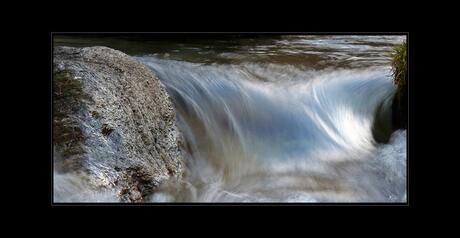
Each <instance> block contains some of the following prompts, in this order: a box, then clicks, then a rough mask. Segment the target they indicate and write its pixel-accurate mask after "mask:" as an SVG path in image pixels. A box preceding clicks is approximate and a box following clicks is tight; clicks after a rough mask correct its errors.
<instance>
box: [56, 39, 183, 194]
mask: <svg viewBox="0 0 460 238" xmlns="http://www.w3.org/2000/svg"><path fill="white" fill-rule="evenodd" d="M53 63H54V69H53V70H54V72H53V147H54V169H55V171H56V172H58V173H61V174H65V173H76V172H78V173H79V174H85V176H86V177H87V180H88V183H89V184H91V186H93V187H95V188H110V189H114V190H115V191H117V195H118V198H119V200H120V201H126V202H142V201H145V200H146V199H147V198H148V197H149V196H150V195H151V194H152V193H153V191H154V190H155V188H156V187H158V186H159V184H161V183H162V182H164V181H165V180H168V179H171V178H180V177H181V174H182V170H183V169H182V168H183V157H182V153H181V149H180V147H181V144H182V137H181V134H180V132H179V130H178V128H177V126H176V121H175V110H174V108H173V106H172V103H171V100H170V98H169V95H168V94H167V92H166V90H165V87H164V86H163V85H162V84H161V82H160V81H159V80H158V78H157V77H156V76H155V75H154V74H153V73H152V72H151V71H150V70H149V69H148V68H147V67H146V66H144V65H143V64H141V63H139V62H138V61H136V60H135V59H133V58H132V57H130V56H128V55H126V54H124V53H122V52H120V51H117V50H113V49H110V48H107V47H88V48H72V47H56V48H54V61H53Z"/></svg>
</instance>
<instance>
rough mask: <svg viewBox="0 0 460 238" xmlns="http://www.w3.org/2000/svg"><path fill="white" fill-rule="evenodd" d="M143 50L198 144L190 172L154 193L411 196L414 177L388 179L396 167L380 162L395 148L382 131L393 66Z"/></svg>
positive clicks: (223, 198) (224, 197) (202, 197)
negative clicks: (315, 65)
mask: <svg viewBox="0 0 460 238" xmlns="http://www.w3.org/2000/svg"><path fill="white" fill-rule="evenodd" d="M138 59H139V60H140V61H142V62H143V63H145V64H146V65H147V66H149V67H150V68H151V69H152V70H153V71H154V72H155V74H157V75H158V76H159V78H160V80H162V82H163V83H164V84H165V85H166V87H167V89H168V91H169V92H170V95H172V97H173V101H174V102H175V105H176V109H177V110H178V120H179V122H180V123H179V124H180V127H181V130H182V131H183V133H184V136H185V139H186V142H187V145H188V161H187V162H188V174H187V175H186V178H185V180H184V181H182V184H179V185H178V184H173V185H171V184H169V185H165V186H164V187H163V192H159V193H157V194H156V195H155V196H154V197H153V200H154V201H170V200H172V201H201V202H207V201H217V202H232V201H237V202H238V201H268V202H273V201H275V202H276V201H393V200H397V201H400V200H401V199H403V197H404V194H405V179H404V180H398V181H396V183H398V186H396V187H398V188H399V189H396V190H395V189H393V188H394V187H395V184H394V183H393V182H394V181H393V182H390V183H387V184H384V182H381V180H380V179H379V178H381V176H382V173H384V174H385V175H384V176H386V175H387V174H388V173H391V171H393V170H392V167H391V165H389V166H388V164H387V166H382V168H383V167H385V168H386V170H383V169H379V168H377V169H376V164H378V163H379V162H376V161H378V159H379V156H382V155H381V153H380V152H379V151H382V150H387V151H388V148H386V149H384V148H380V147H381V146H379V145H377V143H376V141H375V140H374V137H373V133H372V129H373V128H372V126H373V122H374V119H375V118H374V117H375V115H376V112H377V109H378V108H379V107H381V106H382V105H383V106H384V107H388V103H385V102H388V101H390V99H391V97H392V96H393V93H394V87H393V85H392V81H391V76H390V72H389V68H387V67H369V68H364V69H362V68H361V69H348V70H345V69H343V70H327V69H326V70H321V71H311V70H308V69H303V68H302V67H293V66H282V65H277V64H270V63H259V64H257V63H240V64H198V63H189V62H184V61H175V60H169V59H161V58H158V57H154V56H144V57H138ZM398 142H400V143H401V141H400V140H399V141H398ZM386 146H387V147H388V146H390V147H391V146H392V144H391V143H390V144H389V145H386ZM394 146H400V144H397V145H394ZM383 157H384V156H383ZM404 159H405V158H404ZM404 166H405V164H404ZM404 168H405V167H404ZM397 169H400V166H399V167H398V168H397ZM404 170H405V169H404ZM166 198H169V200H168V199H166Z"/></svg>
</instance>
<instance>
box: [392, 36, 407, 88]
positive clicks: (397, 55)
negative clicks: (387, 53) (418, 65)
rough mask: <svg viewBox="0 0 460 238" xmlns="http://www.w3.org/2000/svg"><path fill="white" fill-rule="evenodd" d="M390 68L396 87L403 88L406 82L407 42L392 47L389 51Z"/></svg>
mask: <svg viewBox="0 0 460 238" xmlns="http://www.w3.org/2000/svg"><path fill="white" fill-rule="evenodd" d="M391 68H392V73H393V80H394V83H395V85H396V86H397V87H398V89H401V88H403V87H404V86H406V84H407V43H406V41H404V43H403V44H401V45H398V46H396V47H395V48H393V51H392V52H391Z"/></svg>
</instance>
